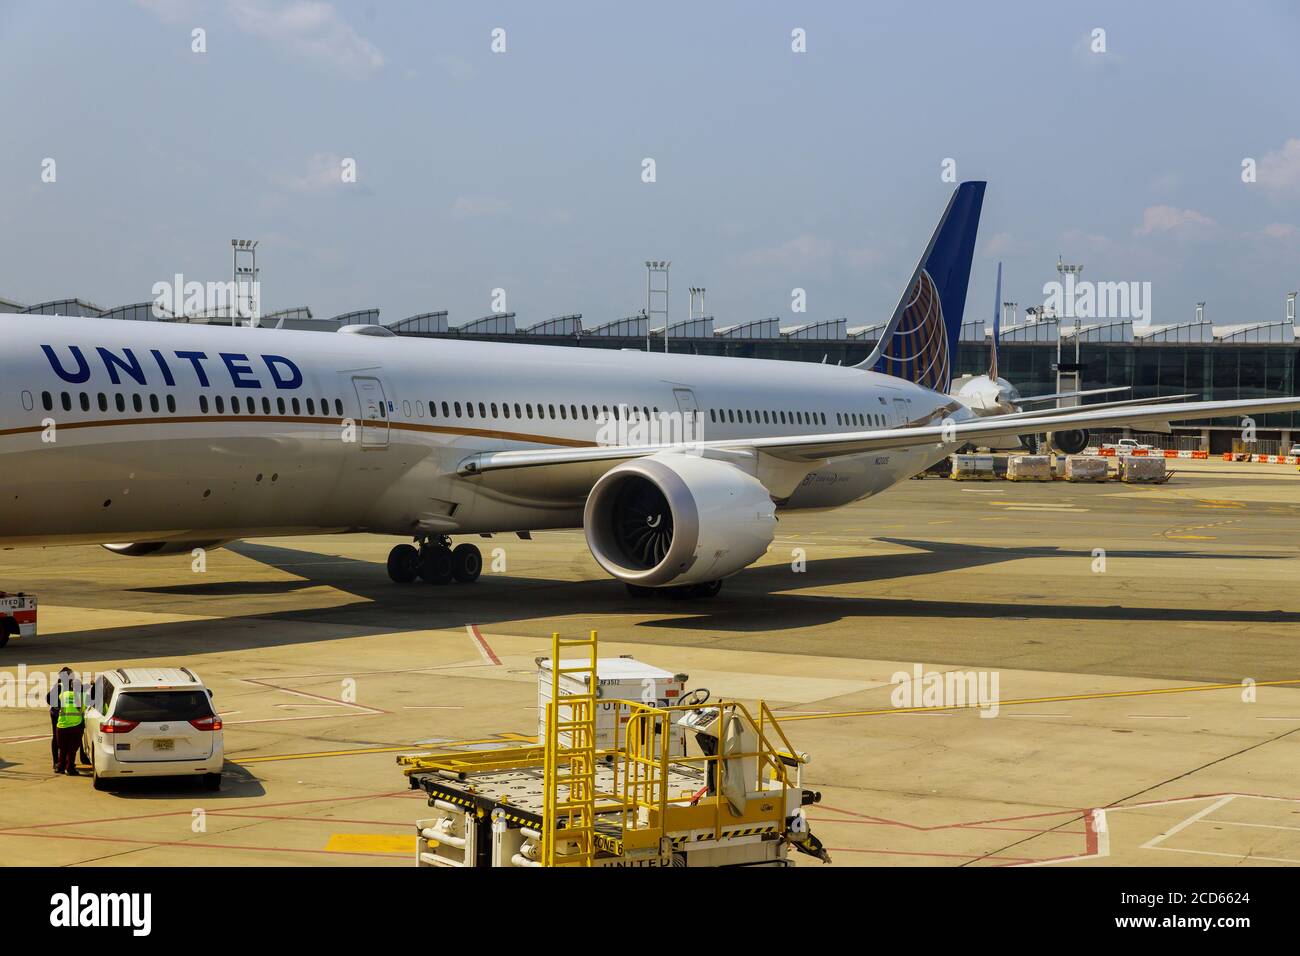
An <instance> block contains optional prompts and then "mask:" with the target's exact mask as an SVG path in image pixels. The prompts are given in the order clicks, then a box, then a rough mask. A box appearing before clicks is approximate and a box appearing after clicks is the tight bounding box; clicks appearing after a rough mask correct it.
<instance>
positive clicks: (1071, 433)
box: [1047, 428, 1088, 455]
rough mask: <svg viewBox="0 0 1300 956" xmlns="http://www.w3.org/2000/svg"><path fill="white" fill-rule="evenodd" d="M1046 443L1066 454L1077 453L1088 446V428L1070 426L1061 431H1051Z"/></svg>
mask: <svg viewBox="0 0 1300 956" xmlns="http://www.w3.org/2000/svg"><path fill="white" fill-rule="evenodd" d="M1047 444H1048V445H1049V446H1050V447H1052V448H1056V449H1059V450H1060V451H1061V452H1063V453H1065V454H1067V455H1077V454H1079V453H1081V452H1082V451H1083V450H1084V449H1085V448H1087V447H1088V430H1087V429H1086V428H1072V429H1070V430H1068V431H1063V432H1052V433H1051V434H1050V435H1048V436H1047Z"/></svg>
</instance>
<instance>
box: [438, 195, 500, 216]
mask: <svg viewBox="0 0 1300 956" xmlns="http://www.w3.org/2000/svg"><path fill="white" fill-rule="evenodd" d="M509 211H510V203H508V202H506V201H505V200H504V199H498V198H497V197H496V196H460V197H458V198H457V199H456V201H455V202H454V203H452V204H451V218H452V219H461V220H464V219H486V218H489V217H492V216H500V215H503V214H504V213H506V212H509Z"/></svg>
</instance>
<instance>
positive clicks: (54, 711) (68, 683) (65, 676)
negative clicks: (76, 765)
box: [45, 666, 90, 770]
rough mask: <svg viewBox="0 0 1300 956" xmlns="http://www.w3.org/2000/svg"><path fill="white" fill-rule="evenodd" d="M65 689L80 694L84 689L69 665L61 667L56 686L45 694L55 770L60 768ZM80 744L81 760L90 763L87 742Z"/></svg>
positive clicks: (51, 754)
mask: <svg viewBox="0 0 1300 956" xmlns="http://www.w3.org/2000/svg"><path fill="white" fill-rule="evenodd" d="M65 690H75V691H76V692H77V694H78V695H80V694H81V693H82V691H83V688H82V686H81V681H79V680H77V677H76V675H75V674H73V673H72V668H71V667H67V666H64V667H61V668H59V676H58V678H57V679H56V680H55V682H54V686H53V687H51V688H50V692H49V693H48V694H46V695H45V703H46V704H48V705H49V708H50V766H51V767H53V769H55V770H58V769H59V729H58V728H59V725H58V720H59V693H60V692H61V691H65ZM78 746H79V747H80V748H81V762H82V763H90V760H89V759H88V758H87V757H86V751H85V746H86V745H85V742H84V741H82V742H81V743H80V744H79V745H78Z"/></svg>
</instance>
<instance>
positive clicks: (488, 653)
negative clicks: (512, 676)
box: [465, 624, 501, 664]
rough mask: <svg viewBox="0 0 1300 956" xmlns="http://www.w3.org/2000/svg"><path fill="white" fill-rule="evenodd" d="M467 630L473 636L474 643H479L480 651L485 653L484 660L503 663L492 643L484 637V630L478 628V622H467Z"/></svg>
mask: <svg viewBox="0 0 1300 956" xmlns="http://www.w3.org/2000/svg"><path fill="white" fill-rule="evenodd" d="M465 630H467V631H469V636H470V637H472V638H473V639H474V643H475V644H477V645H478V652H479V653H480V654H482V655H483V658H484V660H487V661H490V662H491V663H493V664H500V663H501V658H499V657H497V655H496V653H495V652H494V651H493V650H492V647H491V645H489V644H488V642H487V641H486V640H485V639H484V638H483V632H482V631H480V630H479V629H478V625H477V624H466V625H465Z"/></svg>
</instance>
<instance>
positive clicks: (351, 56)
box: [228, 0, 385, 75]
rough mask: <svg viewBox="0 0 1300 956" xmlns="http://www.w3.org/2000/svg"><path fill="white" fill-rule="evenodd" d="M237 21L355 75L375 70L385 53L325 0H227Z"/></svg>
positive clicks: (243, 27)
mask: <svg viewBox="0 0 1300 956" xmlns="http://www.w3.org/2000/svg"><path fill="white" fill-rule="evenodd" d="M228 6H229V9H230V13H231V16H232V17H233V18H234V21H235V25H236V26H238V27H239V29H241V30H243V31H244V32H245V33H248V34H251V35H253V36H257V37H261V38H262V39H264V40H268V41H270V42H271V43H273V44H275V45H277V46H281V47H283V48H284V49H287V50H288V51H290V52H291V53H293V54H295V55H297V56H300V57H302V58H304V59H309V60H314V61H316V62H319V63H323V64H325V65H327V66H329V67H332V68H334V69H337V70H340V71H342V72H344V73H349V74H353V75H358V74H366V73H374V72H375V71H377V70H379V69H381V68H382V67H383V65H384V62H385V61H384V55H383V54H382V53H380V52H379V49H378V48H377V47H376V46H375V45H374V44H373V43H371V42H370V41H369V40H367V39H365V37H362V36H361V35H360V34H358V33H357V32H356V30H354V29H352V26H351V24H349V23H348V22H347V21H346V20H344V19H343V17H342V15H341V14H340V13H339V12H338V10H336V9H335V8H334V6H333V5H332V4H329V3H325V2H324V0H294V2H292V3H288V4H283V5H281V4H274V3H271V2H268V0H228Z"/></svg>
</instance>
